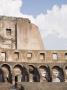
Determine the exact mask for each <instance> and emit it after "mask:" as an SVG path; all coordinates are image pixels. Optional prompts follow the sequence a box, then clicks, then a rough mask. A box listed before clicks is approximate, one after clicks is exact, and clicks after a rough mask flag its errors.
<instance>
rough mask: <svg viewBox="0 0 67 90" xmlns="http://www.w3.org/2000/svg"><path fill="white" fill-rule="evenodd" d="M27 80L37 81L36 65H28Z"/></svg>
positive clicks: (38, 75) (38, 77)
mask: <svg viewBox="0 0 67 90" xmlns="http://www.w3.org/2000/svg"><path fill="white" fill-rule="evenodd" d="M29 75H30V76H29V81H30V82H39V81H40V74H39V71H38V70H37V68H36V67H34V66H32V65H29Z"/></svg>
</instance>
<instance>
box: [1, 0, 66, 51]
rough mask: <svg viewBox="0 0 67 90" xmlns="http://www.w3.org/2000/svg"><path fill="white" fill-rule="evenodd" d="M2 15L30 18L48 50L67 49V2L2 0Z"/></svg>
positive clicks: (56, 0) (63, 0)
mask: <svg viewBox="0 0 67 90" xmlns="http://www.w3.org/2000/svg"><path fill="white" fill-rule="evenodd" d="M0 15H6V16H16V17H18V16H19V17H27V18H29V19H30V20H31V22H33V23H35V24H36V25H37V26H38V27H39V30H40V33H41V36H42V39H43V42H44V46H45V48H46V49H62V50H63V49H67V0H1V1H0Z"/></svg>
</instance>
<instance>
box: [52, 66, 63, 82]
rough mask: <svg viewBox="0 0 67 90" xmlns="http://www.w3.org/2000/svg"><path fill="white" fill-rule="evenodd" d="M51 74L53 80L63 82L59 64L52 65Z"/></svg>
mask: <svg viewBox="0 0 67 90" xmlns="http://www.w3.org/2000/svg"><path fill="white" fill-rule="evenodd" d="M52 74H53V75H52V76H53V82H63V81H64V72H63V69H62V68H60V67H59V66H54V67H53V68H52Z"/></svg>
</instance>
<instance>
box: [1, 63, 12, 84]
mask: <svg viewBox="0 0 67 90" xmlns="http://www.w3.org/2000/svg"><path fill="white" fill-rule="evenodd" d="M1 70H2V72H3V77H4V81H5V82H10V83H12V74H11V67H10V65H8V64H2V65H1Z"/></svg>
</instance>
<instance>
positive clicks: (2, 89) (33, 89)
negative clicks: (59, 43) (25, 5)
mask: <svg viewBox="0 0 67 90" xmlns="http://www.w3.org/2000/svg"><path fill="white" fill-rule="evenodd" d="M0 90H67V50H46V49H45V48H44V46H43V42H42V39H41V35H40V32H39V30H38V27H37V26H36V25H34V24H32V23H31V21H30V20H29V19H26V18H15V17H5V16H0Z"/></svg>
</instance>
